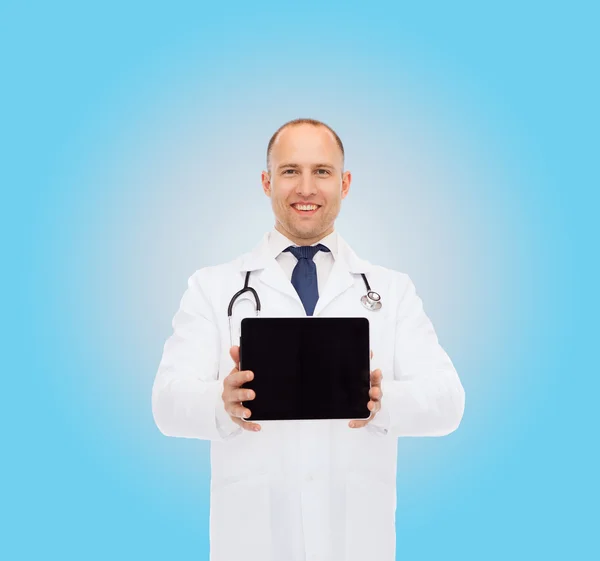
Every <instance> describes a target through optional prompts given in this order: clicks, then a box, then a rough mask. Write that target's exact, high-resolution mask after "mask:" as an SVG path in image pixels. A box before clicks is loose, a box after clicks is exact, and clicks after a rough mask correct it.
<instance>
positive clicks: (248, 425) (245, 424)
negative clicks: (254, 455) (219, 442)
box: [231, 417, 260, 432]
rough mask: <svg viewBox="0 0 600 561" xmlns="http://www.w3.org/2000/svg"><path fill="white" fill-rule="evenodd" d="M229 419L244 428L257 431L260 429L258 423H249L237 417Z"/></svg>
mask: <svg viewBox="0 0 600 561" xmlns="http://www.w3.org/2000/svg"><path fill="white" fill-rule="evenodd" d="M231 420H232V421H233V422H234V423H235V424H236V425H238V426H240V427H242V428H243V429H244V430H248V431H252V432H258V431H259V430H260V425H259V424H258V423H251V422H250V421H242V419H238V418H237V417H231Z"/></svg>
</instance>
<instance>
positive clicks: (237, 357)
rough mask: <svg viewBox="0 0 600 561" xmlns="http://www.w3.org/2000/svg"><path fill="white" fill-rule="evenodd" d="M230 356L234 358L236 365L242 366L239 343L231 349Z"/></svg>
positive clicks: (237, 366)
mask: <svg viewBox="0 0 600 561" xmlns="http://www.w3.org/2000/svg"><path fill="white" fill-rule="evenodd" d="M229 356H230V357H231V358H232V359H233V362H234V363H235V367H236V368H238V369H239V367H240V348H239V346H237V345H234V346H233V347H231V348H230V349H229Z"/></svg>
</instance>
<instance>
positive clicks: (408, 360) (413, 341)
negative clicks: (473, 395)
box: [367, 275, 465, 436]
mask: <svg viewBox="0 0 600 561" xmlns="http://www.w3.org/2000/svg"><path fill="white" fill-rule="evenodd" d="M402 277H403V278H404V279H405V283H406V289H405V290H404V294H403V296H402V297H401V298H400V302H399V306H398V315H397V322H396V341H395V351H394V372H393V375H392V373H386V372H383V379H382V382H381V390H382V398H381V409H380V411H379V412H378V413H377V415H375V417H374V418H373V420H372V421H371V422H370V423H369V424H368V425H367V427H370V430H372V431H375V432H377V433H380V434H381V433H383V434H388V435H392V436H443V435H446V434H449V433H451V432H453V431H454V430H456V429H457V428H458V425H459V424H460V421H461V419H462V416H463V412H464V407H465V392H464V389H463V387H462V384H461V383H460V380H459V378H458V374H457V373H456V370H455V369H454V366H453V364H452V362H451V360H450V358H449V357H448V355H447V354H446V352H445V351H444V349H442V347H441V346H440V344H439V342H438V338H437V335H436V333H435V330H434V328H433V325H432V323H431V321H430V320H429V318H428V317H427V315H426V314H425V312H424V310H423V303H422V301H421V299H420V298H419V296H418V295H417V293H416V290H415V286H414V284H413V283H412V281H411V280H410V278H409V277H408V276H407V275H402Z"/></svg>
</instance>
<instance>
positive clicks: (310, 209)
mask: <svg viewBox="0 0 600 561" xmlns="http://www.w3.org/2000/svg"><path fill="white" fill-rule="evenodd" d="M292 208H293V209H294V210H295V211H296V212H299V213H301V214H314V213H315V212H317V210H319V208H320V205H314V204H300V203H296V204H293V205H292Z"/></svg>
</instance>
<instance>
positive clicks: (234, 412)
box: [221, 346, 260, 432]
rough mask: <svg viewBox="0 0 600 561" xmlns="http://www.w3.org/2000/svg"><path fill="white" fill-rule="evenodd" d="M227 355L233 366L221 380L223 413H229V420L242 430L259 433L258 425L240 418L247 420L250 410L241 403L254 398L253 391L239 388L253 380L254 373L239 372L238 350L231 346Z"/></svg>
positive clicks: (247, 371) (236, 347) (248, 371)
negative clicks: (243, 417)
mask: <svg viewBox="0 0 600 561" xmlns="http://www.w3.org/2000/svg"><path fill="white" fill-rule="evenodd" d="M229 355H230V356H231V358H232V359H233V362H234V364H235V366H234V367H233V370H232V371H231V372H230V373H229V374H228V375H227V377H226V378H225V380H223V395H222V396H221V397H222V398H223V403H224V404H225V411H227V413H229V416H230V417H231V420H232V421H233V422H234V423H235V424H236V425H239V426H240V427H242V428H243V429H244V430H249V431H254V432H256V431H259V430H260V425H259V424H258V423H252V422H249V421H242V416H245V417H246V418H248V417H249V416H250V409H247V408H246V407H244V406H243V405H242V404H241V402H242V401H250V400H252V399H254V398H255V397H256V394H255V393H254V391H253V390H250V389H246V388H242V387H241V386H242V385H243V384H244V383H246V382H249V381H250V380H252V378H254V373H253V372H251V371H250V370H241V371H240V369H239V367H240V348H239V347H238V346H233V347H231V349H229Z"/></svg>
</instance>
